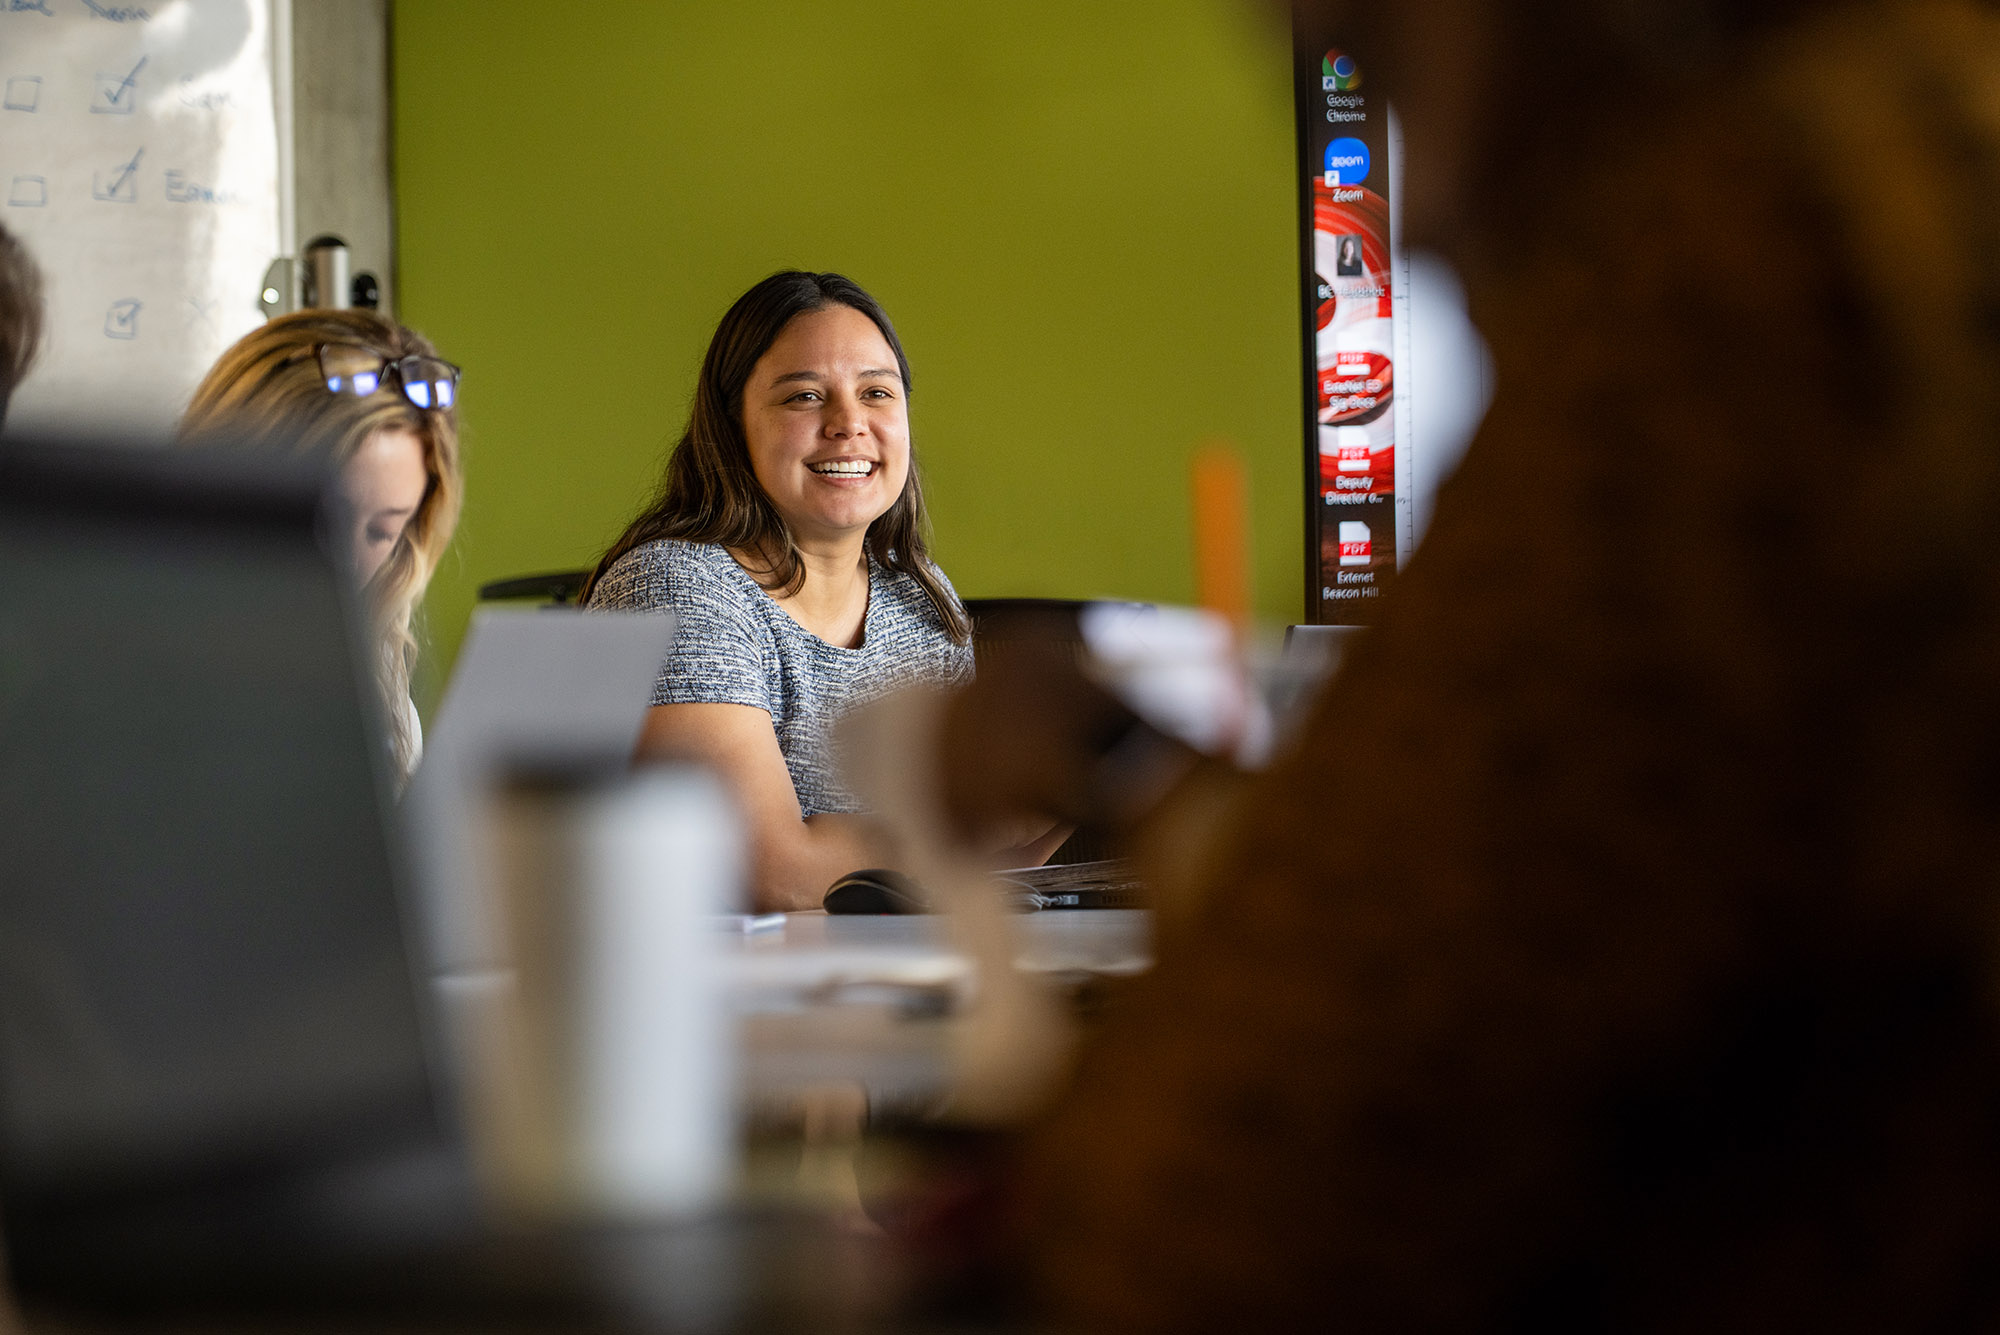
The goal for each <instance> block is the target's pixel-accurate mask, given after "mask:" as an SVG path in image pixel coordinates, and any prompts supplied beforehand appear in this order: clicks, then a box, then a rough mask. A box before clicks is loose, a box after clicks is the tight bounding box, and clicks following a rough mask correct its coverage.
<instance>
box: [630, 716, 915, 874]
mask: <svg viewBox="0 0 2000 1335" xmlns="http://www.w3.org/2000/svg"><path fill="white" fill-rule="evenodd" d="M638 756H639V758H641V759H673V760H694V761H699V762H700V763H702V764H705V765H708V766H709V767H711V768H712V769H714V770H715V772H716V773H717V774H718V775H720V776H721V778H722V781H723V783H724V784H725V785H726V786H727V787H728V788H729V790H730V793H731V794H732V795H733V796H734V797H735V799H736V803H737V806H738V808H739V809H740V810H741V811H742V813H743V819H744V824H745V825H746V827H747V829H746V831H745V833H746V834H747V835H748V836H749V843H750V897H751V900H752V902H753V903H754V904H755V905H756V907H757V908H758V909H759V910H761V911H765V912H773V911H777V910H790V909H816V908H818V907H819V903H820V899H821V897H822V896H823V895H825V894H826V888H827V887H828V886H829V885H832V884H833V883H834V881H836V880H838V879H839V878H840V877H842V876H844V875H846V874H847V873H848V872H851V871H856V870H858V869H860V868H862V867H879V866H882V865H883V864H885V863H888V862H891V861H892V858H891V856H890V854H891V850H890V847H889V844H888V840H887V839H886V837H885V836H884V835H882V834H881V833H880V832H879V831H878V830H877V829H876V827H875V826H874V825H873V824H872V823H871V822H870V821H869V820H868V819H867V817H865V816H841V815H832V814H825V815H817V816H808V817H803V818H802V817H801V816H800V814H799V798H798V793H797V791H796V790H794V788H793V787H792V775H791V771H790V770H788V769H786V768H785V757H784V754H783V753H782V752H781V751H779V750H778V734H777V733H776V732H775V731H774V730H773V729H772V727H771V716H770V715H769V714H767V713H765V712H764V711H763V710H761V709H758V708H756V707H755V706H753V705H714V704H689V705H654V706H653V707H652V708H651V709H650V710H648V711H647V712H646V723H645V727H644V728H643V730H642V731H641V732H640V734H639V746H638Z"/></svg>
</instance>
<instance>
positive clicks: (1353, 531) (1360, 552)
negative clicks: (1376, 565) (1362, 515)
mask: <svg viewBox="0 0 2000 1335" xmlns="http://www.w3.org/2000/svg"><path fill="white" fill-rule="evenodd" d="M1372 550H1373V548H1372V545H1371V544H1370V542H1369V540H1368V525H1366V524H1363V523H1361V522H1360V521H1358V520H1354V519H1343V520H1341V521H1340V563H1341V564H1342V565H1344V566H1365V565H1367V564H1368V556H1369V553H1370V552H1371V551H1372Z"/></svg>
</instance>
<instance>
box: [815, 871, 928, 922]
mask: <svg viewBox="0 0 2000 1335" xmlns="http://www.w3.org/2000/svg"><path fill="white" fill-rule="evenodd" d="M820 907H821V908H823V909H825V910H826V911H827V912H828V913H929V912H930V911H931V901H930V896H929V895H926V894H925V893H924V889H923V887H922V886H920V885H918V884H917V883H916V882H915V881H913V880H911V879H910V878H909V877H907V876H905V875H903V873H901V872H899V871H890V870H889V869H888V868H887V867H868V868H865V869H863V870H861V871H851V872H849V873H847V875H845V876H843V877H841V878H840V879H839V880H837V881H835V882H834V883H833V884H832V885H830V886H828V887H827V891H826V898H824V899H822V900H820Z"/></svg>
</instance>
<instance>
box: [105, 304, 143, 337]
mask: <svg viewBox="0 0 2000 1335" xmlns="http://www.w3.org/2000/svg"><path fill="white" fill-rule="evenodd" d="M144 305H145V303H144V302H142V301H138V300H135V299H134V298H131V297H127V298H125V299H124V300H123V301H114V302H112V303H111V309H110V310H108V311H106V312H105V313H104V336H105V337H106V338H125V339H131V338H137V337H139V309H140V307H142V306H144Z"/></svg>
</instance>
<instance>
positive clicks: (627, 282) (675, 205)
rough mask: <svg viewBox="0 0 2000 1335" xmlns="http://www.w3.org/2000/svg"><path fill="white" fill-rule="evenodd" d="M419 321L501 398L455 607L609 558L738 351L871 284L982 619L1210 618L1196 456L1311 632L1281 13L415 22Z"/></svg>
mask: <svg viewBox="0 0 2000 1335" xmlns="http://www.w3.org/2000/svg"><path fill="white" fill-rule="evenodd" d="M393 40H394V47H393V59H394V88H395V92H394V96H395V118H396V139H395V146H396V168H395V170H396V191H397V218H398V239H399V246H400V258H399V280H400V285H401V287H400V290H401V300H402V310H401V315H402V317H403V319H404V320H406V321H407V322H408V323H410V324H412V325H414V326H416V327H417V328H420V329H422V330H424V331H425V332H427V333H429V334H430V335H431V336H432V337H433V338H435V339H436V340H437V342H438V343H439V345H440V346H441V347H442V348H443V350H444V352H445V354H446V355H447V356H449V357H451V358H452V359H454V360H456V361H458V362H460V363H462V364H463V365H464V366H465V367H466V381H465V386H464V395H463V400H462V402H463V413H464V420H465V453H466V476H467V497H468V499H467V505H466V509H465V516H464V520H463V522H462V524H461V527H460V530H459V537H458V540H457V543H456V546H455V549H454V552H453V553H452V555H451V556H450V557H449V558H448V559H447V561H446V563H445V565H444V567H443V569H441V570H440V571H439V573H438V576H437V578H436V580H435V582H434V583H433V585H432V592H431V596H430V600H429V606H428V617H429V626H430V639H431V644H432V651H431V654H430V658H429V662H430V665H431V668H432V674H433V677H432V680H431V682H430V684H429V686H430V690H431V691H433V692H434V691H435V689H436V682H435V675H434V674H435V673H436V672H437V671H438V670H440V669H441V668H442V666H443V665H444V664H446V663H448V662H449V659H450V656H451V654H452V653H453V652H454V651H455V649H456V646H457V644H458V641H459V638H460V636H461V634H462V632H463V628H464V623H465V619H466V616H467V614H468V612H469V611H470V609H471V607H472V602H473V590H474V588H475V587H476V586H477V585H478V584H479V583H480V582H482V581H484V580H488V579H493V578H497V577H499V576H502V575H508V574H519V573H525V572H531V571H538V570H542V569H560V568H564V567H570V566H578V565H584V564H587V563H589V562H590V561H591V560H592V559H594V558H595V556H596V555H597V554H598V553H599V552H600V551H601V550H602V548H603V547H604V545H605V544H606V543H607V542H608V541H609V540H610V539H611V538H612V537H614V536H615V535H616V534H617V532H618V531H619V529H620V528H621V527H622V525H623V523H624V521H625V520H626V519H627V518H628V517H629V516H630V515H631V514H632V513H633V512H634V510H635V509H636V508H637V507H638V506H639V504H640V503H641V501H642V500H643V499H644V498H645V497H646V496H647V495H648V494H649V493H650V491H651V490H652V488H653V486H654V485H655V482H656V480H657V478H658V475H659V471H660V467H661V463H662V460H663V458H664V453H665V450H666V448H667V446H668V445H669V444H670V442H671V441H672V439H673V438H674V437H675V436H676V435H677V434H678V431H679V428H680V426H681V424H682V422H683V420H684V417H685V414H686V410H687V404H688V398H689V394H690V391H691V388H692V385H693V379H694V372H695V368H696V366H697V364H698V363H699V361H700V357H701V353H702V350H703V348H704V346H705V344H706V341H707V338H708V335H709V333H710V331H711V330H712V329H713V327H714V324H715V321H716V320H717V318H718V317H720V316H721V314H722V312H723V311H724V310H725V309H726V308H727V307H728V305H729V303H730V302H731V301H732V300H733V299H734V298H735V297H736V296H737V295H738V294H739V293H740V292H741V291H742V290H743V289H745V288H747V287H748V286H749V285H750V284H751V283H753V282H755V281H756V280H757V279H759V278H761V277H763V276H764V275H765V274H767V273H769V272H771V271H772V270H774V269H778V268H782V267H786V266H800V267H808V268H822V269H837V270H840V271H842V272H844V273H847V274H849V275H850V276H852V277H854V278H855V279H857V280H859V281H860V282H861V283H862V284H863V286H865V287H867V288H869V289H870V290H871V291H873V292H874V293H875V295H876V296H877V297H878V298H880V299H881V300H882V302H883V304H884V305H885V306H886V307H887V308H888V310H889V312H890V314H891V315H892V316H893V317H894V319H895V320H896V323H897V327H898V331H899V332H900V333H901V334H902V336H903V341H904V343H905V345H906V347H907V348H908V351H909V354H910V359H911V364H912V367H913V371H914V377H915V387H914V393H913V395H912V400H911V411H912V416H913V423H914V439H915V442H916V446H917V450H918V457H919V460H920V462H921V465H922V467H923V470H924V479H925V485H926V488H927V494H928V497H929V499H930V501H931V504H932V513H933V518H934V522H935V525H936V530H937V532H936V552H937V555H938V557H939V560H940V562H941V563H942V564H943V566H944V568H945V570H946V571H947V573H949V574H950V575H951V577H952V578H953V580H954V581H955V582H956V583H957V585H958V588H959V590H960V592H961V593H963V594H965V595H967V596H981V595H985V596H999V595H1007V594H1013V595H1030V594H1035V595H1051V596H1063V597H1083V596H1097V595H1102V596H1114V597H1127V598H1138V599H1148V600H1161V601H1188V600H1190V599H1191V598H1192V597H1193V590H1194V576H1193V569H1192V565H1191V555H1190V553H1191V542H1190V535H1189V528H1188V512H1189V503H1188V483H1187V459H1188V456H1189V454H1190V452H1191V451H1192V450H1193V449H1194V448H1195V447H1196V446H1198V445H1199V444H1200V443H1201V442H1203V441H1204V440H1205V439H1208V438H1211V437H1216V436H1221V437H1227V438H1229V439H1232V440H1234V441H1235V442H1237V443H1238V444H1239V445H1240V446H1241V448H1242V449H1243V451H1244V454H1245V456H1246V458H1247V459H1248V460H1249V463H1250V471H1251V493H1252V526H1253V530H1254V532H1255V534H1256V553H1255V562H1254V566H1255V577H1256V600H1257V606H1258V608H1259V610H1260V612H1261V613H1262V614H1263V615H1264V616H1266V617H1268V618H1269V619H1271V620H1273V621H1294V620H1297V619H1298V614H1299V607H1300V602H1301V598H1302V593H1303V591H1302V588H1301V586H1300V566H1301V548H1302V543H1303V537H1302V531H1301V529H1302V523H1303V520H1302V518H1301V500H1300V494H1299V493H1300V485H1301V484H1300V467H1299V458H1298V456H1299V448H1300V447H1299V432H1298V425H1297V423H1298V413H1297V406H1296V405H1297V400H1298V360H1297V352H1296V347H1297V342H1296V340H1297V332H1296V324H1295V322H1296V311H1297V307H1296V305H1295V296H1294V292H1295V287H1294V284H1295V281H1296V262H1295V258H1294V256H1295V248H1294V244H1295V243H1294V240H1293V230H1292V229H1293V213H1292V210H1293V198H1294V196H1293V190H1292V185H1291V152H1292V147H1291V144H1292V127H1291V111H1290V88H1289V82H1288V80H1289V55H1288V45H1287V36H1286V32H1285V27H1284V10H1283V8H1282V7H1281V6H1278V5H1274V4H1270V3H1268V2H1267V0H1148V2H1147V3H1136V2H1134V3H1089V2H1088V0H1008V2H1007V3H1005V4H981V5H971V4H959V3H952V2H951V0H873V2H872V3H857V2H856V0H823V2H821V3H814V2H813V0H715V2H713V3H704V4H693V3H662V2H661V0H600V2H599V3H596V4H592V5H588V6H577V5H551V4H549V3H547V0H531V2H523V0H487V2H486V3H482V4H479V5H476V6H475V5H468V4H465V3H463V0H396V3H395V5H394V35H393Z"/></svg>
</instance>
